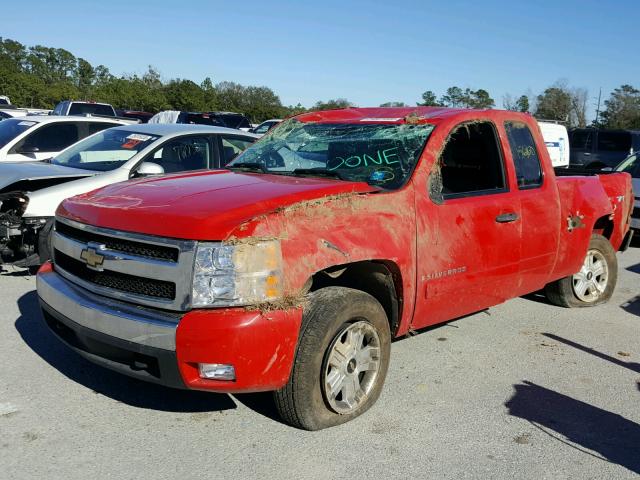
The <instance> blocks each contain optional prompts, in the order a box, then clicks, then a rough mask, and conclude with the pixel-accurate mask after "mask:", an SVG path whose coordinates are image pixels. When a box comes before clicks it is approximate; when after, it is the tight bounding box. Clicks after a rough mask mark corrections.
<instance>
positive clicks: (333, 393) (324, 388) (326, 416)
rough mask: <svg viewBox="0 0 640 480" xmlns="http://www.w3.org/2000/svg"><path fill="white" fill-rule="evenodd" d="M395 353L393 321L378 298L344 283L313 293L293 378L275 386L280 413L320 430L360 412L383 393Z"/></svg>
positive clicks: (294, 423)
mask: <svg viewBox="0 0 640 480" xmlns="http://www.w3.org/2000/svg"><path fill="white" fill-rule="evenodd" d="M390 354H391V332H390V329H389V321H388V319H387V315H386V313H385V311H384V309H383V308H382V305H380V303H379V302H378V301H377V300H376V299H375V298H373V297H372V296H371V295H369V294H368V293H365V292H362V291H360V290H354V289H351V288H345V287H327V288H323V289H320V290H318V291H316V292H313V293H311V294H310V295H309V303H308V305H307V307H306V308H305V311H304V314H303V318H302V326H301V329H300V337H299V340H298V348H297V353H296V357H295V360H294V364H293V369H292V372H291V375H290V377H289V381H288V383H287V384H286V385H285V386H284V387H283V388H282V389H280V390H278V391H276V392H274V398H275V403H276V407H277V409H278V412H279V413H280V416H281V417H282V419H283V420H284V421H285V422H287V423H289V424H290V425H292V426H294V427H297V428H302V429H305V430H320V429H323V428H327V427H331V426H334V425H339V424H341V423H345V422H348V421H349V420H352V419H353V418H355V417H357V416H359V415H361V414H362V413H364V412H366V411H367V410H368V409H369V408H370V407H371V406H372V405H373V404H374V403H375V402H376V400H377V399H378V397H379V396H380V392H381V391H382V387H383V384H384V380H385V377H386V374H387V370H388V367H389V358H390Z"/></svg>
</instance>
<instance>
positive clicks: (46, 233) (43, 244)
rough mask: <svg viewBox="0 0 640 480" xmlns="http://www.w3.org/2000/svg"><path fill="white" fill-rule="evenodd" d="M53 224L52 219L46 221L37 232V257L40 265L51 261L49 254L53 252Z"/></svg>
mask: <svg viewBox="0 0 640 480" xmlns="http://www.w3.org/2000/svg"><path fill="white" fill-rule="evenodd" d="M53 222H54V219H53V218H51V219H49V220H47V223H45V224H44V227H42V228H41V229H40V231H39V232H38V256H39V257H40V264H41V265H42V264H43V263H44V262H46V261H47V260H51V253H52V252H53V246H52V244H51V241H52V239H53Z"/></svg>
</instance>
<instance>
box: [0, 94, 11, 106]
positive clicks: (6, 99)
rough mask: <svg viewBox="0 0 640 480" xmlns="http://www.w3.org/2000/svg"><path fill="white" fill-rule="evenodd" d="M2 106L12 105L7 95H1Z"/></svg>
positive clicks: (0, 103)
mask: <svg viewBox="0 0 640 480" xmlns="http://www.w3.org/2000/svg"><path fill="white" fill-rule="evenodd" d="M0 105H11V100H10V99H9V97H7V96H6V95H0Z"/></svg>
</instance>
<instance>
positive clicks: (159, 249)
mask: <svg viewBox="0 0 640 480" xmlns="http://www.w3.org/2000/svg"><path fill="white" fill-rule="evenodd" d="M56 230H57V231H58V232H60V233H61V234H62V235H64V236H65V237H69V238H73V239H74V240H78V241H79V242H84V243H88V242H98V243H101V244H104V245H105V246H106V247H107V248H108V249H109V250H117V251H119V252H124V253H130V254H131V255H138V256H140V257H146V258H155V259H157V260H171V261H172V262H177V261H178V256H179V255H180V250H178V249H177V248H174V247H165V246H162V245H149V244H148V243H141V242H132V241H131V240H126V239H123V238H113V237H108V236H106V235H100V234H97V233H94V232H90V231H87V230H82V229H80V228H74V227H72V226H70V225H67V224H66V223H62V222H61V221H59V220H58V221H56Z"/></svg>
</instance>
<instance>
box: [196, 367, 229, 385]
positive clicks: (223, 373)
mask: <svg viewBox="0 0 640 480" xmlns="http://www.w3.org/2000/svg"><path fill="white" fill-rule="evenodd" d="M198 370H200V378H206V379H209V380H227V381H234V380H235V379H236V370H235V368H233V365H225V364H223V363H199V364H198Z"/></svg>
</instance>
